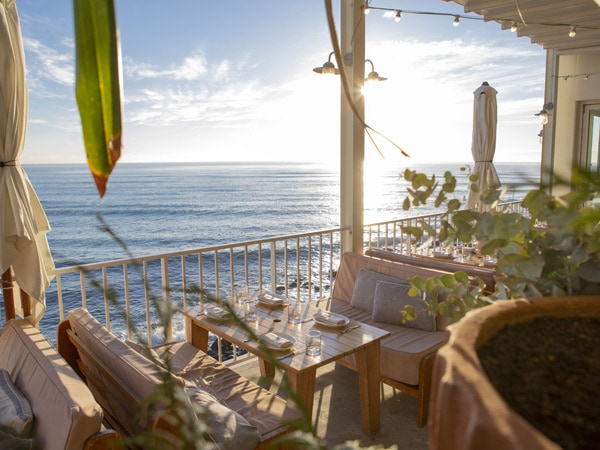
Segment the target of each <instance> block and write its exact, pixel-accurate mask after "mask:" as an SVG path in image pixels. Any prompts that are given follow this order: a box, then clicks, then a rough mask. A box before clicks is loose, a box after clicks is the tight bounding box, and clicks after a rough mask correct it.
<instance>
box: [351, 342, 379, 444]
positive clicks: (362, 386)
mask: <svg viewBox="0 0 600 450" xmlns="http://www.w3.org/2000/svg"><path fill="white" fill-rule="evenodd" d="M380 358H381V348H380V345H379V341H374V342H371V343H369V344H367V345H365V346H364V348H362V349H360V350H357V351H356V362H357V366H358V385H359V391H360V413H361V419H362V428H363V432H364V433H365V434H367V435H369V436H373V435H375V434H377V433H379V429H380V427H381V422H380V420H381V394H380V392H379V386H380V381H379V376H380V364H381V361H380Z"/></svg>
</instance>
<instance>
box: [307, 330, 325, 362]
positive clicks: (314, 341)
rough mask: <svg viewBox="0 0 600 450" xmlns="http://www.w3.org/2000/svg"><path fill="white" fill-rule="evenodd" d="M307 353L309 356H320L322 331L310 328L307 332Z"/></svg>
mask: <svg viewBox="0 0 600 450" xmlns="http://www.w3.org/2000/svg"><path fill="white" fill-rule="evenodd" d="M306 354H307V355H308V356H319V355H320V354H321V333H320V332H319V331H317V330H310V331H309V332H308V333H306Z"/></svg>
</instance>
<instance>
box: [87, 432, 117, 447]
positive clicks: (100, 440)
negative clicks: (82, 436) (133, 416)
mask: <svg viewBox="0 0 600 450" xmlns="http://www.w3.org/2000/svg"><path fill="white" fill-rule="evenodd" d="M118 448H125V442H124V441H123V437H122V436H121V435H120V434H119V433H117V432H116V431H115V430H102V431H99V432H98V433H95V434H92V435H91V436H90V437H89V438H87V439H86V441H85V443H84V444H83V450H106V449H118Z"/></svg>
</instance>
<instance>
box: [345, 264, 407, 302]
mask: <svg viewBox="0 0 600 450" xmlns="http://www.w3.org/2000/svg"><path fill="white" fill-rule="evenodd" d="M378 281H388V282H391V283H396V284H405V285H406V284H407V282H406V280H402V279H400V278H397V277H392V276H390V275H385V274H382V273H379V272H374V271H372V270H367V269H360V270H359V271H358V274H357V276H356V281H355V283H354V291H353V292H352V298H351V299H350V304H351V305H352V306H354V307H355V308H359V309H364V310H365V311H373V301H374V299H375V287H376V285H377V282H378Z"/></svg>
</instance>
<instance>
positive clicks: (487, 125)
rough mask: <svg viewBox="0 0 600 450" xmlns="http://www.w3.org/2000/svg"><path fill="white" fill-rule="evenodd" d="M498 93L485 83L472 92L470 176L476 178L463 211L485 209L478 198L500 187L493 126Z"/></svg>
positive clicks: (495, 118) (494, 127) (495, 119)
mask: <svg viewBox="0 0 600 450" xmlns="http://www.w3.org/2000/svg"><path fill="white" fill-rule="evenodd" d="M497 93H498V92H497V91H496V90H495V89H494V88H493V87H491V86H490V85H489V84H488V82H487V81H484V82H483V83H482V85H481V86H480V87H479V88H477V89H476V90H475V92H473V95H474V97H475V98H474V102H473V140H472V143H471V153H472V155H473V160H474V161H475V166H474V167H473V173H474V174H477V175H478V178H477V183H476V184H477V187H478V189H477V191H473V190H471V189H469V195H468V197H467V208H469V209H472V208H477V209H478V210H479V211H483V210H484V209H488V208H489V205H484V204H483V202H481V201H480V200H479V198H480V195H481V194H482V193H485V192H486V191H490V190H494V189H497V188H499V187H500V179H499V178H498V174H497V173H496V168H495V167H494V162H493V161H494V153H495V152H496V122H497V105H496V94H497Z"/></svg>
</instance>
